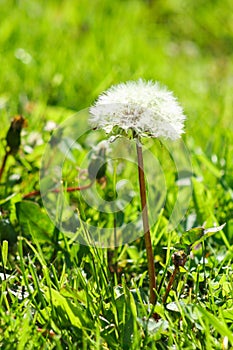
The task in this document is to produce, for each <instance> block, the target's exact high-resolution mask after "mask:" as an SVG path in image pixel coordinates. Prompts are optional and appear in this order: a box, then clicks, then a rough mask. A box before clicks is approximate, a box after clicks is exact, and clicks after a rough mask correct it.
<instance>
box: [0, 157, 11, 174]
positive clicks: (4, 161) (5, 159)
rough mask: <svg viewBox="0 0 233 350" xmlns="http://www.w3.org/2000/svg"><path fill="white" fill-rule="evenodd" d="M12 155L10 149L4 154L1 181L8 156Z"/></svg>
mask: <svg viewBox="0 0 233 350" xmlns="http://www.w3.org/2000/svg"><path fill="white" fill-rule="evenodd" d="M9 155H10V152H9V151H6V153H5V155H4V158H3V160H2V166H1V168H0V181H1V179H2V174H3V172H4V169H5V166H6V161H7V158H8V156H9Z"/></svg>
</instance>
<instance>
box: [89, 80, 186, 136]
mask: <svg viewBox="0 0 233 350" xmlns="http://www.w3.org/2000/svg"><path fill="white" fill-rule="evenodd" d="M184 121H185V115H184V114H183V109H182V107H181V106H180V105H179V103H178V102H177V99H176V98H175V97H174V95H173V93H172V92H170V91H168V90H167V89H166V88H165V87H163V86H161V85H160V84H159V83H158V82H153V81H144V80H142V79H139V80H138V81H136V82H135V81H128V82H126V83H121V84H118V85H114V86H112V87H110V88H109V89H108V90H107V91H105V92H104V93H103V94H101V95H100V96H99V98H98V99H97V101H96V103H95V104H94V106H92V107H91V108H90V123H91V125H93V126H94V127H96V128H97V129H103V130H105V132H106V133H110V132H114V129H116V128H117V130H118V131H119V129H120V132H125V133H126V134H128V133H129V132H130V131H131V132H132V131H133V134H134V135H137V137H138V136H139V137H140V136H151V137H164V138H169V139H172V140H175V139H177V138H179V137H180V135H181V134H182V133H183V132H184V131H183V128H184Z"/></svg>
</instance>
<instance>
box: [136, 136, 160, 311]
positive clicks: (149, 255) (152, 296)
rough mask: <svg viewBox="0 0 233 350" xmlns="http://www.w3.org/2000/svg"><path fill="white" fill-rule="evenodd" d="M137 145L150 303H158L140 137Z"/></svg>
mask: <svg viewBox="0 0 233 350" xmlns="http://www.w3.org/2000/svg"><path fill="white" fill-rule="evenodd" d="M136 145H137V157H138V178H139V186H140V197H141V207H142V209H141V210H142V221H143V229H144V237H145V245H146V253H147V262H148V274H149V287H150V303H151V304H153V305H154V304H155V303H156V295H155V289H156V278H155V266H154V254H153V250H152V244H151V235H150V228H149V219H148V209H147V200H146V184H145V176H144V164H143V155H142V147H141V144H140V140H139V139H137V143H136Z"/></svg>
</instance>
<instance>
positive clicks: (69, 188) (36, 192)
mask: <svg viewBox="0 0 233 350" xmlns="http://www.w3.org/2000/svg"><path fill="white" fill-rule="evenodd" d="M92 185H93V181H92V182H90V183H89V184H88V185H85V186H75V187H67V189H66V192H75V191H82V190H87V189H88V188H90V187H91V186H92ZM60 191H61V190H60V189H59V188H55V190H51V191H49V192H52V193H59V192H60ZM35 196H40V191H32V192H29V193H27V194H25V195H24V196H23V199H27V198H31V197H35Z"/></svg>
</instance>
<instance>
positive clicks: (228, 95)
mask: <svg viewBox="0 0 233 350" xmlns="http://www.w3.org/2000/svg"><path fill="white" fill-rule="evenodd" d="M0 9H1V10H0V62H1V64H0V79H1V80H0V108H1V110H0V113H1V114H2V113H7V117H9V119H10V118H11V116H12V115H13V114H16V113H19V112H20V113H21V112H22V113H24V114H27V113H28V111H29V110H30V108H29V106H30V105H33V104H44V105H45V106H46V105H53V106H62V107H65V108H68V109H73V110H75V111H78V110H80V109H82V108H85V107H88V106H90V104H92V103H93V101H94V100H95V98H96V97H97V96H98V94H99V93H101V92H102V91H103V90H104V89H106V88H108V87H109V86H110V85H111V84H115V83H118V82H121V81H126V80H130V79H132V80H134V79H137V78H139V77H142V78H145V79H153V80H159V81H160V82H161V83H162V84H165V85H167V86H168V87H169V88H170V89H171V90H173V91H174V93H175V95H176V96H177V97H178V99H179V101H180V103H181V104H182V106H183V107H184V109H185V113H186V114H187V123H186V134H187V136H186V137H188V138H189V142H190V144H191V143H193V142H194V143H195V144H198V146H200V147H202V148H203V149H204V150H205V151H206V152H207V153H208V152H209V153H210V154H212V153H213V152H216V153H218V152H221V149H222V147H223V144H222V142H223V143H225V142H226V141H225V138H226V137H227V136H226V135H228V134H229V132H230V131H229V129H231V128H232V91H233V64H232V62H233V2H232V1H231V0H221V1H220V0H205V1H204V0H195V1H187V0H186V1H185V0H154V1H153V0H151V1H146V0H125V1H123V0H116V1H109V0H93V1H86V0H77V1H55V0H54V1H53V0H49V1H42V0H39V1H32V0H0ZM28 114H29V113H28ZM27 117H28V118H29V119H30V120H31V121H30V123H31V125H33V113H30V116H27ZM216 132H217V134H218V135H219V137H218V140H219V141H218V142H217V144H216V142H214V137H215V133H216ZM222 138H223V139H224V140H223V141H222V142H221V139H222ZM193 140H194V141H193ZM215 141H216V140H215ZM214 148H216V149H214Z"/></svg>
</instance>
